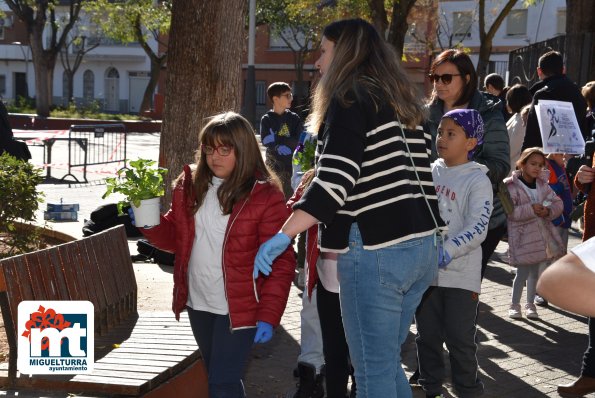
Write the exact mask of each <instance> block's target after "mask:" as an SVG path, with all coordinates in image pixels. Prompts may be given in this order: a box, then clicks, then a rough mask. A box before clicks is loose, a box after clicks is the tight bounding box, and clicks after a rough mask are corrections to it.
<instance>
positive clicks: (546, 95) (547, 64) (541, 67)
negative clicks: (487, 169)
mask: <svg viewBox="0 0 595 398" xmlns="http://www.w3.org/2000/svg"><path fill="white" fill-rule="evenodd" d="M537 75H538V76H539V79H540V81H539V82H538V83H536V84H535V85H534V86H533V87H531V90H530V91H531V92H532V93H533V103H532V105H531V110H530V111H529V118H528V119H527V130H526V132H525V139H524V141H523V146H522V150H525V149H527V148H531V147H543V141H542V139H541V133H540V129H539V122H538V120H537V112H536V108H535V106H536V105H537V104H539V103H540V101H542V100H554V101H566V102H571V103H572V107H573V109H574V113H575V115H576V119H577V120H578V123H579V128H580V130H581V133H582V136H583V138H584V139H586V138H587V137H588V134H590V132H587V131H586V128H585V126H584V120H585V113H586V109H587V104H586V102H585V99H584V98H583V96H582V95H581V91H580V88H579V87H578V86H577V85H576V84H574V83H573V82H572V81H571V80H570V79H569V78H568V77H566V75H565V74H564V62H563V59H562V55H561V54H560V53H559V52H557V51H549V52H547V53H545V54H544V55H542V56H541V57H540V58H539V61H538V66H537ZM554 117H556V116H555V115H554ZM549 127H551V126H549V125H548V128H549ZM550 132H551V129H550V130H548V134H549V133H550Z"/></svg>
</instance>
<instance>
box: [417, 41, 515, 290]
mask: <svg viewBox="0 0 595 398" xmlns="http://www.w3.org/2000/svg"><path fill="white" fill-rule="evenodd" d="M429 77H430V81H431V82H432V83H433V85H434V89H433V91H432V95H431V97H430V100H429V102H428V107H429V119H428V122H427V126H428V128H429V130H430V132H431V134H432V160H435V159H436V157H437V153H436V132H437V130H438V124H440V120H441V119H442V116H443V115H444V114H445V113H446V112H448V111H450V110H452V109H475V110H476V111H478V112H479V114H480V115H481V117H482V119H483V122H484V128H485V135H484V139H483V145H480V146H479V147H478V149H477V151H476V152H475V156H474V157H473V160H474V161H476V162H477V163H481V164H483V165H485V166H487V167H488V169H489V171H488V177H489V178H490V181H491V182H492V187H493V189H494V209H493V211H492V216H491V218H490V224H489V226H488V235H487V237H486V239H485V240H484V241H483V243H482V244H481V250H482V260H481V277H482V278H483V276H484V273H485V269H486V267H487V264H488V261H489V259H490V256H491V255H492V253H494V250H495V249H496V246H497V245H498V242H500V239H501V238H502V236H504V233H505V232H506V213H505V212H504V209H503V208H502V203H501V202H500V199H498V196H497V195H496V194H495V193H496V192H497V189H498V184H499V183H500V182H501V181H502V180H503V179H504V178H505V177H506V176H507V175H508V173H509V172H510V144H509V140H508V130H507V129H506V122H505V121H504V117H503V116H502V107H503V106H504V104H503V103H502V101H501V100H500V99H499V98H498V97H495V96H493V95H491V94H488V93H485V92H481V91H479V90H478V88H477V86H478V78H477V73H476V71H475V67H474V66H473V62H471V59H470V58H469V56H468V55H467V54H465V53H464V52H463V51H461V50H446V51H443V52H442V53H440V54H439V55H438V56H437V57H436V59H435V60H434V62H432V65H431V67H430V76H429Z"/></svg>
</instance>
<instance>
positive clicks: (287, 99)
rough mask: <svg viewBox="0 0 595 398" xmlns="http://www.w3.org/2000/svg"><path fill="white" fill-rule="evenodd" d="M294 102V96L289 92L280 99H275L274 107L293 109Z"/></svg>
mask: <svg viewBox="0 0 595 398" xmlns="http://www.w3.org/2000/svg"><path fill="white" fill-rule="evenodd" d="M292 101H293V94H292V93H291V91H287V92H285V93H283V94H281V95H280V96H278V97H273V106H274V107H275V108H279V109H289V108H291V102H292Z"/></svg>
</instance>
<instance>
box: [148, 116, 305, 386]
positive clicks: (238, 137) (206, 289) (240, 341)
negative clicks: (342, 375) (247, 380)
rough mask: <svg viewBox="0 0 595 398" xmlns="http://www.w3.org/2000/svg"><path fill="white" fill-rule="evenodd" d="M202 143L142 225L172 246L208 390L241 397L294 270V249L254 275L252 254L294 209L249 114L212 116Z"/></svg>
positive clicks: (180, 298) (177, 285)
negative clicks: (168, 198)
mask: <svg viewBox="0 0 595 398" xmlns="http://www.w3.org/2000/svg"><path fill="white" fill-rule="evenodd" d="M199 142H200V147H199V151H198V153H197V156H196V165H192V166H188V165H186V166H184V171H183V172H182V174H181V175H180V176H179V177H178V179H177V180H176V181H175V182H174V187H173V198H172V205H171V208H170V209H169V211H168V212H167V213H166V214H165V215H162V216H161V223H160V224H159V225H158V226H156V227H153V228H151V229H143V230H142V231H143V233H144V235H145V236H146V237H147V238H148V239H149V240H150V241H151V242H152V243H153V244H154V245H155V246H157V247H159V248H160V249H163V250H168V251H171V252H174V253H175V254H176V259H175V264H174V292H173V304H172V309H173V311H174V313H175V316H176V319H179V317H180V313H181V312H182V311H184V310H187V311H188V317H189V318H190V324H191V326H192V331H193V333H194V337H195V338H196V341H197V343H198V346H199V348H200V351H201V353H202V357H203V359H204V361H205V365H206V367H207V373H208V380H209V397H211V398H218V397H219V398H220V397H226V398H228V397H230V398H243V397H245V393H244V388H243V384H242V380H241V377H242V374H243V372H244V367H245V365H246V360H247V358H248V355H249V353H250V348H251V347H252V345H253V344H254V343H266V342H267V341H269V340H270V339H271V337H272V335H273V328H274V327H276V326H277V325H279V321H280V319H281V315H282V314H283V311H284V310H285V305H286V303H287V298H288V296H289V289H290V286H291V283H292V281H293V277H294V269H295V255H294V252H293V249H292V248H291V247H289V248H287V249H286V250H284V251H283V253H282V254H281V255H280V256H279V257H278V258H277V260H276V261H275V263H274V270H273V272H272V273H271V274H270V275H269V276H268V277H266V278H265V277H260V278H256V279H254V278H253V271H254V256H255V255H256V252H257V250H258V247H259V246H260V245H261V244H262V243H263V242H265V241H266V240H268V239H269V238H270V237H271V236H273V235H274V234H275V233H276V232H277V231H279V229H280V228H281V226H282V225H283V223H284V222H285V220H286V219H287V216H288V215H289V210H288V209H287V207H286V206H285V197H284V196H283V193H282V191H281V189H280V184H279V182H278V181H277V177H276V176H275V175H274V173H272V172H271V171H270V170H269V169H268V168H267V166H265V164H264V161H263V159H262V155H261V153H260V149H259V148H258V143H257V142H256V138H255V134H254V130H253V128H252V126H251V125H250V123H248V121H247V120H246V119H244V118H243V117H242V116H240V115H238V114H236V113H233V112H227V113H222V114H219V115H216V116H213V117H212V118H211V120H210V121H209V122H208V123H207V124H206V126H205V127H204V128H203V129H202V131H201V132H200V135H199Z"/></svg>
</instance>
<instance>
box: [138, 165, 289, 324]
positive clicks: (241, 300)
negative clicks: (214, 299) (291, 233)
mask: <svg viewBox="0 0 595 398" xmlns="http://www.w3.org/2000/svg"><path fill="white" fill-rule="evenodd" d="M191 189H192V171H191V169H190V166H188V165H186V166H184V178H183V179H182V181H181V182H179V183H178V185H177V186H176V187H175V188H174V191H173V198H172V205H171V208H170V210H169V211H168V212H167V213H166V214H165V215H162V216H161V223H160V224H159V225H158V226H156V227H154V228H151V229H144V230H142V232H143V234H144V235H145V236H146V237H147V239H149V241H151V243H153V244H154V245H155V246H157V247H159V248H160V249H163V250H167V251H171V252H174V253H175V254H176V260H175V264H174V294H173V304H172V309H173V311H174V313H175V315H176V319H178V320H179V318H180V313H181V312H182V311H183V310H184V309H185V307H186V302H187V300H188V261H189V260H190V253H191V251H192V245H193V243H194V236H195V223H194V215H193V214H192V212H191V207H192V206H191V204H190V203H188V199H187V195H186V190H191ZM288 216H289V211H288V209H287V208H286V206H285V203H284V197H283V193H282V192H281V191H280V190H278V189H277V188H276V187H275V186H273V185H272V184H270V183H268V182H265V181H256V182H255V184H254V187H253V188H252V192H251V193H250V196H249V197H248V198H247V199H244V200H241V201H239V202H238V203H236V204H235V205H234V207H233V210H232V213H231V215H230V217H229V222H228V224H227V229H226V231H225V238H224V241H223V260H222V261H223V276H224V283H225V294H226V297H227V302H228V305H229V318H230V324H231V327H232V329H240V328H245V327H254V326H256V321H265V322H268V323H270V324H271V325H273V326H278V325H279V322H280V320H281V315H283V311H284V310H285V306H286V304H287V298H288V296H289V289H290V287H291V283H292V281H293V277H294V272H295V253H294V251H293V247H291V246H289V248H288V249H287V250H286V251H285V252H283V254H281V255H280V256H279V257H278V258H277V259H276V260H275V262H274V263H273V271H272V272H271V273H270V274H269V276H268V277H267V276H264V275H262V274H260V275H259V277H258V278H257V279H256V281H254V280H253V278H252V272H253V270H254V258H255V257H256V252H257V251H258V248H259V247H260V245H261V244H262V243H264V242H266V241H267V240H268V239H269V238H270V237H271V236H273V235H274V234H276V233H277V232H278V231H279V230H280V229H281V226H282V225H283V223H284V222H285V220H286V219H287V217H288Z"/></svg>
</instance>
